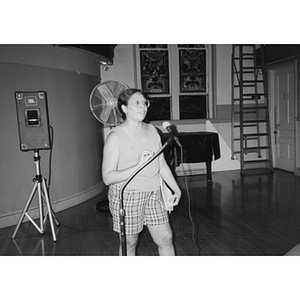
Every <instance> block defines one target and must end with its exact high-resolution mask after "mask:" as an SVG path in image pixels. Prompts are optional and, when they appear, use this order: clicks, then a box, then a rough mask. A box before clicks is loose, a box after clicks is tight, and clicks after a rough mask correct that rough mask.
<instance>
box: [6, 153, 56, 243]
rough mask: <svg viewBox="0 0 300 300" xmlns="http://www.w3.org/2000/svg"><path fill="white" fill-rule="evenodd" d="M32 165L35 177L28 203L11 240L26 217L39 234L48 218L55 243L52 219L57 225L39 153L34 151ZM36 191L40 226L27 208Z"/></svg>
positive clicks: (42, 231)
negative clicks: (45, 208)
mask: <svg viewBox="0 0 300 300" xmlns="http://www.w3.org/2000/svg"><path fill="white" fill-rule="evenodd" d="M34 163H35V168H36V175H35V178H34V179H33V182H34V186H33V188H32V191H31V193H30V196H29V198H28V201H27V203H26V205H25V207H24V209H23V212H22V214H21V216H20V219H19V221H18V224H17V227H16V229H15V231H14V234H13V236H12V238H13V239H14V238H15V236H16V234H17V232H18V230H19V227H20V225H21V223H22V221H23V219H24V217H25V216H26V217H27V218H28V219H29V221H30V222H31V223H32V224H33V225H34V227H35V228H36V229H37V231H38V232H39V233H41V234H43V233H44V225H45V222H46V220H47V217H48V216H49V221H50V226H51V231H52V236H53V241H54V242H56V234H55V230H54V223H53V217H54V219H55V222H56V225H59V223H58V221H57V220H56V218H55V215H54V212H53V211H52V209H51V206H50V200H49V195H48V190H47V185H46V180H45V178H44V177H43V176H42V174H41V168H40V156H39V151H38V150H34ZM36 190H37V191H38V205H39V221H40V225H39V226H38V225H37V223H36V222H35V221H34V220H33V219H32V217H31V216H30V215H29V214H28V212H27V211H28V208H29V206H30V204H31V202H32V200H33V197H34V195H35V193H36ZM43 200H44V202H45V204H46V206H47V212H46V215H45V216H44V204H43Z"/></svg>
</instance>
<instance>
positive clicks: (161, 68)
mask: <svg viewBox="0 0 300 300" xmlns="http://www.w3.org/2000/svg"><path fill="white" fill-rule="evenodd" d="M140 57H141V80H142V89H143V92H145V93H147V94H168V93H169V52H168V50H142V51H141V52H140Z"/></svg>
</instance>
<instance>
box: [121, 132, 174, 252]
mask: <svg viewBox="0 0 300 300" xmlns="http://www.w3.org/2000/svg"><path fill="white" fill-rule="evenodd" d="M172 140H173V139H172V137H171V138H169V139H168V140H167V141H166V142H165V143H164V145H163V146H162V147H161V148H160V149H159V150H158V151H157V152H156V153H155V154H154V155H153V156H152V157H151V158H149V159H148V160H146V161H145V162H144V163H143V164H142V165H141V166H140V167H139V168H137V169H136V170H135V171H134V172H133V173H132V174H131V175H130V177H129V178H128V179H127V180H126V181H125V183H124V184H123V186H122V188H121V201H120V210H119V217H120V230H121V233H120V235H121V250H122V256H127V247H126V231H125V215H126V211H125V209H124V204H123V200H124V190H125V188H126V186H127V185H128V184H129V182H130V181H131V180H132V179H133V178H134V177H135V176H136V175H137V174H138V173H139V172H140V171H142V170H143V169H144V168H145V167H146V166H148V165H149V164H150V163H151V162H152V161H153V160H154V159H156V158H157V157H158V156H159V155H160V154H161V153H162V152H163V151H164V149H165V148H166V147H167V146H168V145H169V144H170V143H171V142H172Z"/></svg>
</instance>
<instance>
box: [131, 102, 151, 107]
mask: <svg viewBox="0 0 300 300" xmlns="http://www.w3.org/2000/svg"><path fill="white" fill-rule="evenodd" d="M129 104H132V105H133V106H134V107H135V108H138V107H141V106H146V107H147V108H149V106H150V101H149V100H135V101H132V102H129V103H128V105H129Z"/></svg>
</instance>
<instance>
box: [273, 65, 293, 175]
mask: <svg viewBox="0 0 300 300" xmlns="http://www.w3.org/2000/svg"><path fill="white" fill-rule="evenodd" d="M273 80H274V81H273V95H274V100H273V101H274V103H273V114H274V115H273V118H274V119H273V134H274V137H273V141H274V142H273V143H274V167H276V168H279V169H283V170H286V171H291V172H294V169H295V67H294V65H290V66H286V67H283V68H280V69H277V70H274V77H273Z"/></svg>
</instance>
